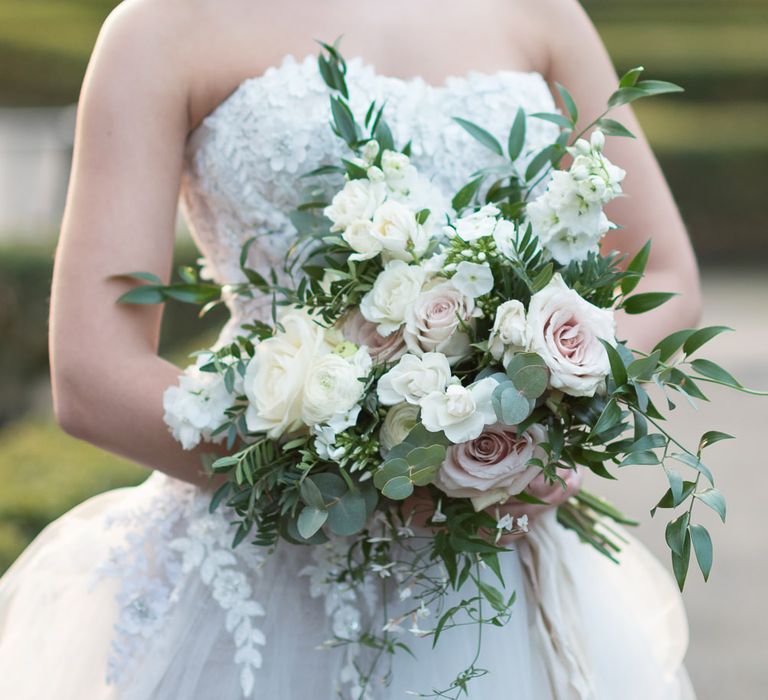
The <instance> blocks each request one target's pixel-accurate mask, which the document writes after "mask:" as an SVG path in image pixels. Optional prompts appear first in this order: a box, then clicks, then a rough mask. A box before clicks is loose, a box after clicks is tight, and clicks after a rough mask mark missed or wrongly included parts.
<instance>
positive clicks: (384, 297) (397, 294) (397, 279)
mask: <svg viewBox="0 0 768 700" xmlns="http://www.w3.org/2000/svg"><path fill="white" fill-rule="evenodd" d="M426 278H427V273H426V271H425V270H423V269H422V268H421V267H419V266H417V265H408V264H407V263H405V262H403V261H402V260H392V261H390V262H389V263H387V265H386V266H385V268H384V270H383V271H382V272H381V273H379V276H378V277H377V278H376V281H375V282H374V283H373V288H372V289H371V290H370V291H369V292H368V293H367V294H366V295H365V296H364V297H363V299H362V301H361V302H360V312H361V313H362V314H363V316H364V317H365V318H366V319H368V320H369V321H371V322H372V323H375V324H377V326H378V330H379V333H380V334H381V335H383V336H387V335H389V334H390V333H392V332H393V331H396V330H397V329H398V328H399V327H400V326H401V325H402V324H403V323H404V321H405V314H406V310H407V309H408V306H409V305H411V304H412V303H413V302H414V301H415V300H416V298H417V297H418V296H419V294H420V292H421V288H422V287H423V286H424V282H425V281H426Z"/></svg>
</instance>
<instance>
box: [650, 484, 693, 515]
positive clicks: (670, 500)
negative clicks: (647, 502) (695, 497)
mask: <svg viewBox="0 0 768 700" xmlns="http://www.w3.org/2000/svg"><path fill="white" fill-rule="evenodd" d="M695 488H696V482H694V481H683V492H682V493H681V494H680V498H679V499H675V497H674V494H673V493H672V489H667V492H666V493H665V494H664V495H663V496H662V497H661V500H660V501H659V502H658V503H657V504H656V505H655V506H654V507H653V508H652V509H651V515H654V514H655V513H656V509H657V508H677V506H679V505H680V504H681V503H682V502H683V501H685V500H686V499H687V498H688V497H689V496H690V495H691V494H692V493H693V491H694V489H695Z"/></svg>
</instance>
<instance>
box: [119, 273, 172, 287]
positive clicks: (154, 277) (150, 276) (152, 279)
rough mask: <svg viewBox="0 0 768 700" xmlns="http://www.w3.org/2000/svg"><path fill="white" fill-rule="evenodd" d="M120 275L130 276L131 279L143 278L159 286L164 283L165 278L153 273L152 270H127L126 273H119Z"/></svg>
mask: <svg viewBox="0 0 768 700" xmlns="http://www.w3.org/2000/svg"><path fill="white" fill-rule="evenodd" d="M118 277H130V278H131V279H135V280H142V281H144V282H149V283H150V284H154V285H157V286H162V285H163V280H161V279H160V278H159V277H158V276H157V275H153V274H152V273H151V272H126V273H125V274H124V275H118Z"/></svg>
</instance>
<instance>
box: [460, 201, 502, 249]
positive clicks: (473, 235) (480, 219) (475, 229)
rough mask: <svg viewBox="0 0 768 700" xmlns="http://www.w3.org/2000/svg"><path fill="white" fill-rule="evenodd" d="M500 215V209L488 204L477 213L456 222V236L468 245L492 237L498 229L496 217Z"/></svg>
mask: <svg viewBox="0 0 768 700" xmlns="http://www.w3.org/2000/svg"><path fill="white" fill-rule="evenodd" d="M499 213H500V212H499V209H498V207H495V206H494V205H493V204H486V205H485V206H484V207H482V208H480V209H478V210H477V211H475V212H472V213H471V214H467V215H466V216H462V217H461V218H460V219H459V220H458V221H456V235H457V236H458V237H459V238H461V239H462V240H463V241H467V242H468V243H470V242H472V241H476V240H477V239H478V238H483V237H484V236H490V235H491V234H492V233H493V229H494V228H495V227H496V217H497V216H498V215H499Z"/></svg>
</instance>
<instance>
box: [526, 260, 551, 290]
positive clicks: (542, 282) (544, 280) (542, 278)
mask: <svg viewBox="0 0 768 700" xmlns="http://www.w3.org/2000/svg"><path fill="white" fill-rule="evenodd" d="M554 274H555V266H554V263H552V262H550V263H547V265H545V266H544V267H543V268H541V271H540V272H539V273H538V274H537V275H536V277H534V278H533V280H532V281H531V286H530V289H531V294H536V292H540V291H541V290H542V289H544V287H546V286H547V285H548V284H549V283H550V282H551V280H552V277H554Z"/></svg>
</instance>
